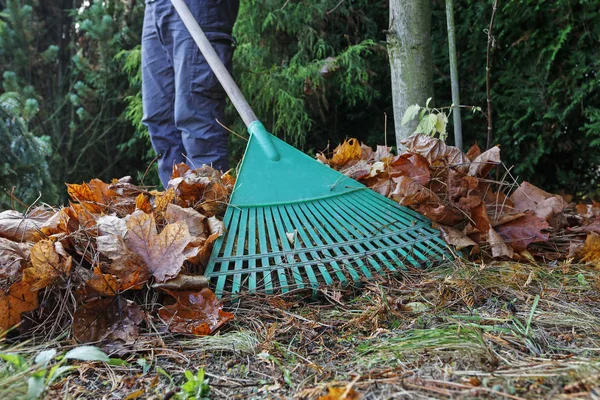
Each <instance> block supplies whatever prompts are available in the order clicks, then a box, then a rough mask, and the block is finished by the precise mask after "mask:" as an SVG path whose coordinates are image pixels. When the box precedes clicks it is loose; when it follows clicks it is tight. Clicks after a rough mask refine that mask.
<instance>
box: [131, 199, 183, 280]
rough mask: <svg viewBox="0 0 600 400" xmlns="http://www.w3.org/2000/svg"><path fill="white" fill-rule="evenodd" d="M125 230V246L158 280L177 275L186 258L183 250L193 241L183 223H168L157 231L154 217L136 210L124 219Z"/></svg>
mask: <svg viewBox="0 0 600 400" xmlns="http://www.w3.org/2000/svg"><path fill="white" fill-rule="evenodd" d="M165 208H166V207H165ZM127 230H128V232H127V236H126V237H125V243H126V244H127V247H128V248H129V249H130V250H131V251H133V252H134V253H136V254H137V255H138V256H139V258H140V259H141V260H142V261H143V262H144V263H145V265H146V267H147V269H148V271H149V272H150V273H151V274H152V275H153V276H154V278H156V280H157V281H158V282H164V281H166V280H168V279H170V278H174V277H176V276H177V274H179V272H180V271H181V267H182V266H183V262H184V261H185V260H186V259H187V258H188V255H186V254H185V252H184V250H185V248H186V246H187V245H188V243H190V241H191V240H192V237H191V236H190V233H189V231H188V227H187V225H186V224H185V223H184V222H175V223H172V224H167V225H166V226H165V227H164V229H163V230H162V232H160V234H159V233H158V232H157V230H156V223H155V221H154V217H153V216H152V215H148V214H146V213H144V212H143V211H136V212H134V213H133V214H131V216H130V217H129V219H128V220H127Z"/></svg>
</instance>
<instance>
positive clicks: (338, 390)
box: [318, 386, 362, 400]
mask: <svg viewBox="0 0 600 400" xmlns="http://www.w3.org/2000/svg"><path fill="white" fill-rule="evenodd" d="M328 390H329V393H327V395H325V396H321V397H319V398H318V400H360V399H361V398H362V396H361V395H360V393H358V392H357V391H355V390H354V389H352V388H347V387H333V386H330V387H329V388H328Z"/></svg>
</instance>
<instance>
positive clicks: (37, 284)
mask: <svg viewBox="0 0 600 400" xmlns="http://www.w3.org/2000/svg"><path fill="white" fill-rule="evenodd" d="M59 253H62V255H61V254H59ZM65 256H66V253H64V249H62V245H60V243H59V242H57V243H53V242H52V241H51V240H41V241H39V242H37V243H36V244H34V245H33V247H32V248H31V251H30V258H31V264H32V267H30V268H27V269H25V270H24V271H23V282H26V283H28V284H29V285H30V288H31V290H34V291H35V290H40V289H43V288H45V287H46V286H50V285H52V284H53V283H54V282H56V280H57V279H58V278H60V277H66V276H67V275H69V273H70V272H71V266H72V265H73V258H72V257H70V256H67V257H65Z"/></svg>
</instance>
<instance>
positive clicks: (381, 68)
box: [234, 0, 389, 149]
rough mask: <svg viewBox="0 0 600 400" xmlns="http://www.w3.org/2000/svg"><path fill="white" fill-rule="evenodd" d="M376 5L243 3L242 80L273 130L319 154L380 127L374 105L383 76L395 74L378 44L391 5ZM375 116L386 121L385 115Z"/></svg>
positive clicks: (238, 31) (239, 34)
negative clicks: (329, 145) (380, 22)
mask: <svg viewBox="0 0 600 400" xmlns="http://www.w3.org/2000/svg"><path fill="white" fill-rule="evenodd" d="M376 3H377V5H375V6H374V5H373V2H369V1H364V0H362V1H354V2H341V3H340V2H339V1H338V0H327V1H318V2H291V1H285V0H250V1H245V2H241V8H240V14H239V17H238V21H237V24H236V26H235V29H234V36H235V37H236V39H237V41H238V43H239V44H238V48H237V50H236V53H235V57H234V68H235V75H236V79H237V80H238V81H239V82H240V85H241V88H242V92H243V93H244V94H245V95H246V96H247V97H248V99H249V101H250V103H251V105H252V107H253V108H254V109H255V112H256V113H257V115H258V116H259V118H261V120H263V123H265V126H266V127H267V129H269V130H270V131H271V132H272V133H274V134H276V135H279V136H281V137H283V138H284V139H285V140H286V141H288V142H289V143H291V144H293V145H295V146H298V147H303V148H309V149H311V148H323V147H325V146H326V145H327V143H328V141H332V142H335V141H338V140H341V139H343V138H344V137H345V136H346V135H353V136H357V135H358V136H362V137H364V136H365V133H366V132H367V131H369V130H370V129H372V128H373V121H374V115H373V113H372V112H370V113H367V107H368V106H369V105H371V104H373V102H374V101H376V100H377V99H378V97H379V87H378V86H377V85H376V80H375V77H376V76H377V74H378V73H379V74H380V76H381V77H385V76H388V75H387V74H388V73H389V72H388V71H389V67H388V66H387V65H386V64H387V61H385V48H384V46H383V45H382V44H378V43H377V41H376V40H377V39H383V33H382V32H381V31H380V30H379V29H380V27H379V26H378V22H377V21H378V20H380V18H382V17H383V18H386V16H385V14H386V10H385V8H382V7H381V4H384V3H385V2H376ZM375 69H376V70H377V72H375ZM375 118H379V119H380V120H381V121H383V113H380V114H379V115H377V116H376V117H375ZM237 128H238V129H236V130H238V131H239V130H242V129H243V128H242V127H241V126H240V125H238V126H237ZM378 133H379V134H381V133H382V130H380V131H379V132H378Z"/></svg>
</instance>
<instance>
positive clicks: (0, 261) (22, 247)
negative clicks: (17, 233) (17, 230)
mask: <svg viewBox="0 0 600 400" xmlns="http://www.w3.org/2000/svg"><path fill="white" fill-rule="evenodd" d="M31 246H32V244H31V243H17V242H13V241H12V240H8V239H4V238H2V237H0V279H7V278H8V279H10V280H11V281H14V280H16V279H17V277H18V276H19V274H20V272H21V270H22V268H23V267H24V266H25V261H26V260H27V259H28V258H29V250H30V248H31Z"/></svg>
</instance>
